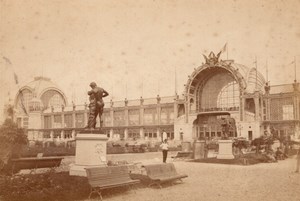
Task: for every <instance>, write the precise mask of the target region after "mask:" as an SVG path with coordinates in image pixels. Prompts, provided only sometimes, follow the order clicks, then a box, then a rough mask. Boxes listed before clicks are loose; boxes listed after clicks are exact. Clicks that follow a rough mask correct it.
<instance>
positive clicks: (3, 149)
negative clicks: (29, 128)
mask: <svg viewBox="0 0 300 201" xmlns="http://www.w3.org/2000/svg"><path fill="white" fill-rule="evenodd" d="M26 144H27V136H26V135H25V131H24V129H22V128H18V126H17V124H16V123H14V122H13V120H12V119H6V120H5V121H4V123H3V124H2V125H1V127H0V171H2V170H3V169H5V166H6V165H7V164H8V162H9V160H10V159H11V158H16V157H19V155H20V152H21V147H22V145H26Z"/></svg>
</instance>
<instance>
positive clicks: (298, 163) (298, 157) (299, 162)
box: [295, 148, 300, 173]
mask: <svg viewBox="0 0 300 201" xmlns="http://www.w3.org/2000/svg"><path fill="white" fill-rule="evenodd" d="M299 166H300V148H299V149H298V153H297V165H296V171H295V173H299Z"/></svg>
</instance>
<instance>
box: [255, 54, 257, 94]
mask: <svg viewBox="0 0 300 201" xmlns="http://www.w3.org/2000/svg"><path fill="white" fill-rule="evenodd" d="M255 69H256V71H255V72H256V74H255V89H257V57H256V56H255Z"/></svg>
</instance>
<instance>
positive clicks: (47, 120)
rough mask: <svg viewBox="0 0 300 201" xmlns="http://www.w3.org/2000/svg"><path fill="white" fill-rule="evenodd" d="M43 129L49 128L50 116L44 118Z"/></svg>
mask: <svg viewBox="0 0 300 201" xmlns="http://www.w3.org/2000/svg"><path fill="white" fill-rule="evenodd" d="M44 128H45V129H47V128H51V116H44Z"/></svg>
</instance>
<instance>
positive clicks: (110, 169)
mask: <svg viewBox="0 0 300 201" xmlns="http://www.w3.org/2000/svg"><path fill="white" fill-rule="evenodd" d="M85 170H86V173H87V178H88V182H89V184H90V186H91V193H90V195H89V198H90V197H91V195H92V194H93V193H97V194H98V195H99V196H100V198H101V200H102V195H101V191H102V190H103V189H107V188H114V187H120V186H130V185H133V184H137V183H140V181H139V180H133V179H131V178H130V176H129V172H128V168H127V166H106V167H90V168H86V169H85Z"/></svg>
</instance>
